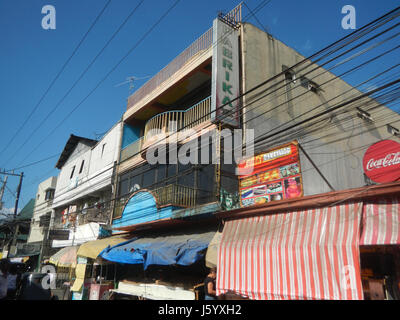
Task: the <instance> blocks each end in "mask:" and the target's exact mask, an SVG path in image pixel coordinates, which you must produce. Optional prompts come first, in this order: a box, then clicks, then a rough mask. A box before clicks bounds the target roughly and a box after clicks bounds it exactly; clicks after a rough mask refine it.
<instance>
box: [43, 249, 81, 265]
mask: <svg viewBox="0 0 400 320" xmlns="http://www.w3.org/2000/svg"><path fill="white" fill-rule="evenodd" d="M78 248H79V246H73V247H65V248H62V249H61V250H60V251H58V252H57V253H55V254H53V255H52V256H51V257H50V259H49V262H50V263H52V264H54V265H56V266H58V267H74V266H75V265H76V256H77V252H78Z"/></svg>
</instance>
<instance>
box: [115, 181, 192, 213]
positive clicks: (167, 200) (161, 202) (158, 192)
mask: <svg viewBox="0 0 400 320" xmlns="http://www.w3.org/2000/svg"><path fill="white" fill-rule="evenodd" d="M197 191H198V190H196V189H194V188H192V187H187V186H182V185H176V184H170V185H167V186H165V187H160V188H156V189H153V190H151V193H152V194H153V195H154V196H155V198H156V199H157V205H158V206H166V205H172V206H176V207H182V208H190V207H193V206H195V204H196V198H197ZM129 198H130V196H129V195H127V196H124V197H121V198H120V199H119V200H117V201H116V203H115V209H114V217H120V216H121V215H122V212H123V210H124V207H125V204H126V202H127V201H128V199H129Z"/></svg>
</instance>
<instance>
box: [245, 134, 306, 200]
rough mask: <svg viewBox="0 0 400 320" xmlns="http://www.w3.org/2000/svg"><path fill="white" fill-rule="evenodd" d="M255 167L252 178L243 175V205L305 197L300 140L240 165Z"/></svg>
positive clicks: (250, 175)
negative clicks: (299, 149) (299, 147)
mask: <svg viewBox="0 0 400 320" xmlns="http://www.w3.org/2000/svg"><path fill="white" fill-rule="evenodd" d="M250 165H252V166H253V172H252V173H251V174H249V175H243V176H239V181H240V202H241V206H243V207H247V206H251V205H258V204H265V203H268V202H271V201H279V200H283V199H293V198H298V197H302V196H303V184H302V178H301V168H300V161H299V152H298V145H297V142H296V141H293V142H291V143H289V144H286V145H283V146H280V147H278V148H274V149H273V150H270V151H268V152H265V153H262V154H259V155H256V156H254V157H253V158H250V159H247V160H246V161H244V162H243V163H241V164H239V167H242V168H246V167H248V166H250Z"/></svg>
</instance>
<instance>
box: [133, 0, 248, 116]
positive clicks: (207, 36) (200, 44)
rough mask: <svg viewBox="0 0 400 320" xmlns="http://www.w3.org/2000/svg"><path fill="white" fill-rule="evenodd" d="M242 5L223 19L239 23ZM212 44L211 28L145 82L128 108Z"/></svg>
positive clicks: (134, 95) (134, 94)
mask: <svg viewBox="0 0 400 320" xmlns="http://www.w3.org/2000/svg"><path fill="white" fill-rule="evenodd" d="M241 12H242V3H240V4H239V5H238V6H236V7H235V8H234V9H233V10H231V11H230V12H228V13H227V14H226V15H224V17H225V19H227V20H228V21H230V22H231V23H236V24H237V23H240V22H241V20H242V15H241ZM212 43H213V28H210V29H209V30H207V31H206V32H205V33H204V34H203V35H202V36H201V37H200V38H198V39H197V40H196V41H195V42H193V43H192V44H191V45H190V46H189V47H188V48H186V49H185V50H184V51H182V53H181V54H180V55H178V56H177V57H176V58H175V59H174V60H172V61H171V62H170V63H169V64H168V65H167V66H166V67H164V68H163V69H162V70H161V71H160V72H158V73H157V74H156V75H155V76H154V77H153V78H151V79H150V80H149V81H147V82H146V83H145V84H144V85H143V86H142V87H140V88H139V89H138V90H137V91H136V92H135V93H133V94H132V95H131V96H130V97H129V98H128V108H127V109H129V108H131V107H133V106H134V105H135V104H136V103H138V102H139V101H140V100H142V99H143V98H144V97H145V96H147V95H148V94H150V93H151V92H152V91H153V90H154V89H156V88H157V87H159V86H160V85H161V84H162V83H163V82H164V81H166V80H168V79H169V78H170V77H171V76H172V75H174V74H175V73H176V72H177V71H179V70H180V69H181V68H182V67H183V66H184V65H185V64H186V63H187V62H189V60H191V59H192V58H193V57H194V56H195V55H198V54H200V52H202V51H203V52H204V51H205V50H207V49H209V48H211V46H212Z"/></svg>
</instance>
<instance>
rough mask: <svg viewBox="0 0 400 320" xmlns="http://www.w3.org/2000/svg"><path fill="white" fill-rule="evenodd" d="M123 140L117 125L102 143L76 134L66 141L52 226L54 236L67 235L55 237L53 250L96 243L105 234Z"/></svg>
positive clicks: (60, 162) (118, 124)
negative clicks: (120, 146)
mask: <svg viewBox="0 0 400 320" xmlns="http://www.w3.org/2000/svg"><path fill="white" fill-rule="evenodd" d="M120 137H121V122H118V123H117V124H115V125H114V126H113V127H112V128H111V129H110V130H109V131H108V132H107V133H106V134H104V136H103V137H102V138H101V139H100V140H99V141H96V140H92V139H87V138H83V137H78V136H75V135H71V137H70V138H69V140H68V141H67V143H66V145H65V147H64V150H63V152H62V154H61V156H60V158H59V159H58V162H57V164H56V168H58V169H60V173H59V175H58V179H57V185H56V189H55V194H54V200H53V204H52V208H53V209H54V216H53V219H52V220H53V221H52V225H51V229H52V231H53V233H55V230H61V231H62V230H64V231H67V233H65V232H64V235H62V236H61V238H58V239H57V236H55V238H53V241H52V247H53V248H55V247H65V246H70V245H78V244H81V243H83V242H86V241H89V240H95V239H97V238H98V236H99V234H100V233H101V232H102V231H101V230H102V229H101V225H107V224H108V223H109V219H110V215H111V209H110V208H111V206H112V203H111V200H112V182H113V177H114V170H115V164H116V161H117V158H118V154H119V143H120Z"/></svg>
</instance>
